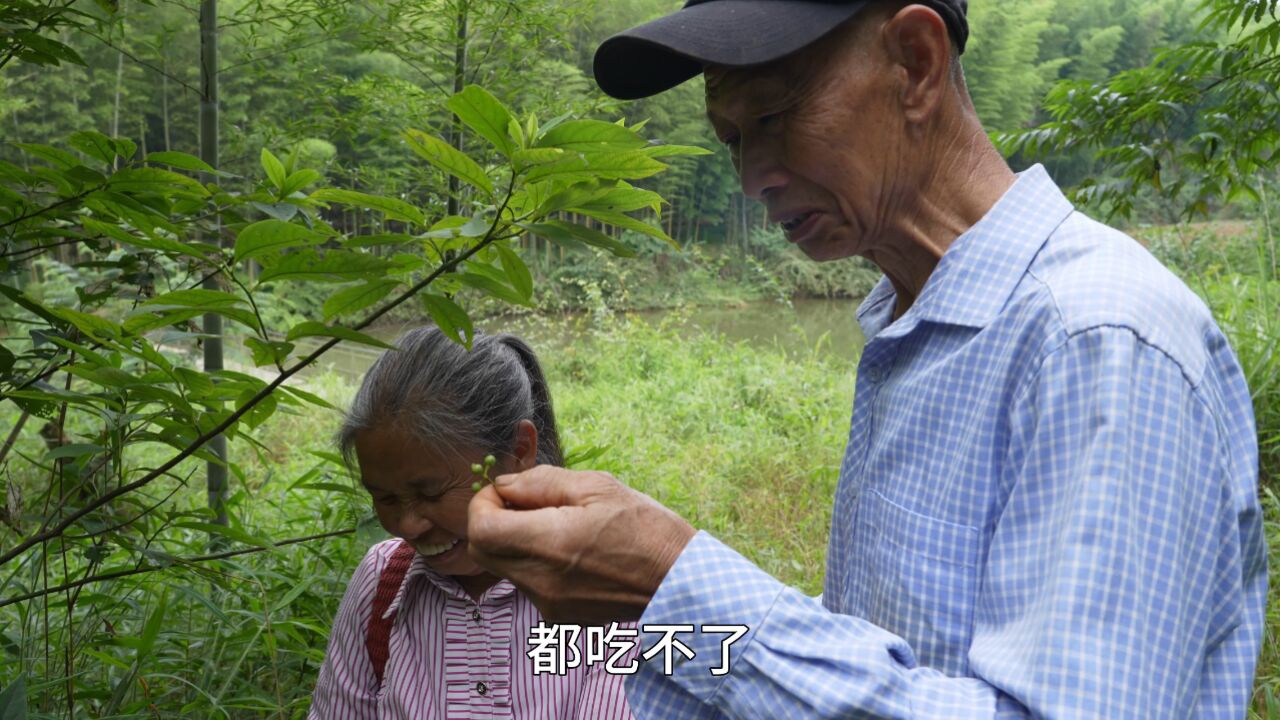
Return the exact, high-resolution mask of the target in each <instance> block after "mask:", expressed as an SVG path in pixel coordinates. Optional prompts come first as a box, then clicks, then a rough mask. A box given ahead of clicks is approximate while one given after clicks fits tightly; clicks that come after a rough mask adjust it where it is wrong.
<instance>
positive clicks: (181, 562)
mask: <svg viewBox="0 0 1280 720" xmlns="http://www.w3.org/2000/svg"><path fill="white" fill-rule="evenodd" d="M355 531H356V529H355V528H347V529H346V530H334V531H333V532H327V533H320V534H319V535H308V536H306V537H297V538H290V539H288V540H281V541H280V542H278V543H273V544H271V545H270V546H268V547H252V548H244V549H242V550H227V551H225V552H219V553H212V554H210V555H199V556H197V557H192V558H174V559H173V562H171V563H169V564H166V565H145V566H140V567H136V568H132V569H129V570H116V571H115V572H109V573H102V574H101V575H92V576H90V577H86V578H80V579H79V580H75V581H73V582H68V583H63V584H61V585H58V586H56V587H51V588H45V589H42V590H33V591H32V592H29V593H24V594H22V595H15V596H13V597H8V598H5V599H4V600H0V608H2V607H6V606H9V605H13V604H15V603H20V602H26V601H27V600H34V599H36V598H40V597H44V596H45V595H52V594H55V593H60V592H62V591H64V590H71V589H74V588H78V587H81V586H83V585H89V584H91V583H96V582H103V581H105V580H116V579H118V578H122V577H129V576H131V575H142V574H144V573H149V572H155V571H157V570H166V569H168V568H171V567H174V566H179V567H183V566H186V565H195V564H197V563H202V562H209V561H211V560H225V559H227V558H231V557H236V556H239V555H251V554H253V553H260V552H265V551H267V550H273V549H275V548H280V547H285V546H288V545H297V544H298V543H304V542H309V541H312V540H324V539H326V538H331V537H339V536H342V535H351V534H353V533H354V532H355Z"/></svg>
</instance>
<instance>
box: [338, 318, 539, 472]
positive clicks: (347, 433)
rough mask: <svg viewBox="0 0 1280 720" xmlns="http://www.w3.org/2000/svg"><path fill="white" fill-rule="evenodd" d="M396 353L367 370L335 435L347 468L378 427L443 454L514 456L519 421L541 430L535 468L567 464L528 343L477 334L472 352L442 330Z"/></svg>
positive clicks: (410, 340)
mask: <svg viewBox="0 0 1280 720" xmlns="http://www.w3.org/2000/svg"><path fill="white" fill-rule="evenodd" d="M395 345H396V348H397V349H395V350H388V351H386V352H384V353H383V354H382V355H381V356H380V357H379V358H378V359H377V360H376V361H375V362H374V363H373V366H372V367H370V368H369V372H367V373H366V374H365V376H364V381H363V382H361V383H360V390H359V391H357V392H356V396H355V399H354V400H352V402H351V409H350V410H349V411H348V412H347V414H346V416H345V417H344V418H343V422H342V427H341V429H339V430H338V437H337V440H338V447H339V448H340V449H341V451H342V456H343V458H345V459H346V461H347V464H348V465H349V466H351V467H355V463H354V462H353V460H354V459H355V458H354V454H355V439H356V435H357V434H359V433H361V432H364V431H366V430H372V429H373V428H375V427H382V426H391V427H395V428H397V429H399V430H403V431H406V432H408V433H410V434H411V435H413V436H414V437H416V438H418V439H420V440H422V441H423V442H428V443H431V444H432V445H434V446H436V447H439V448H440V449H441V450H442V451H444V452H452V453H459V454H460V453H461V452H462V450H463V449H464V448H473V449H478V450H481V451H483V452H486V453H490V454H493V455H495V456H498V455H500V454H506V453H510V452H512V451H514V449H515V432H516V424H517V423H519V422H520V421H521V420H529V421H531V422H532V423H533V425H534V427H535V428H537V430H538V453H537V461H538V463H539V464H547V465H563V464H564V456H563V454H562V452H561V450H560V438H559V435H558V434H557V432H556V418H555V413H554V412H553V411H552V409H551V393H550V391H549V390H548V388H547V381H546V378H545V377H543V374H542V368H541V367H540V366H539V365H538V359H537V357H536V356H534V354H533V350H531V349H530V348H529V346H528V345H526V344H525V342H524V341H523V340H521V339H520V338H518V337H516V336H514V335H506V334H503V335H484V334H482V333H479V332H477V333H476V334H475V337H474V338H473V339H472V343H471V350H470V352H468V351H467V349H466V348H464V347H462V346H460V345H458V344H457V343H455V342H453V341H452V340H450V339H449V338H448V337H447V336H446V335H445V334H444V333H443V332H441V331H440V329H439V328H437V327H422V328H417V329H415V330H410V331H409V332H407V333H405V334H404V335H402V336H401V337H400V339H398V340H397V341H396V343H395Z"/></svg>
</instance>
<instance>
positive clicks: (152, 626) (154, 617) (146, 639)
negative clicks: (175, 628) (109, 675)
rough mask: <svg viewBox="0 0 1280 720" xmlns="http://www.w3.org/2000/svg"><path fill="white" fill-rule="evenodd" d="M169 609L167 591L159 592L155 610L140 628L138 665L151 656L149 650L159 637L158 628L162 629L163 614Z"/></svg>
mask: <svg viewBox="0 0 1280 720" xmlns="http://www.w3.org/2000/svg"><path fill="white" fill-rule="evenodd" d="M168 607H169V590H168V589H167V588H166V589H163V590H161V591H160V602H158V603H157V604H156V609H155V610H153V611H152V612H151V616H150V617H148V618H147V624H146V625H144V626H143V627H142V637H141V638H140V640H141V642H140V643H139V644H138V663H139V664H140V663H141V662H142V659H143V658H144V657H146V656H148V655H150V654H151V649H152V648H153V647H155V644H156V638H158V637H160V628H162V627H164V614H165V611H166V610H167V609H168Z"/></svg>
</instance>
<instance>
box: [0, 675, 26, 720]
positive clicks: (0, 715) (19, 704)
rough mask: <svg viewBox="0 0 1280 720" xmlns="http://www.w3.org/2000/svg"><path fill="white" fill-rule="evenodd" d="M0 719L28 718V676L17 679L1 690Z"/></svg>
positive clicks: (19, 676) (19, 719)
mask: <svg viewBox="0 0 1280 720" xmlns="http://www.w3.org/2000/svg"><path fill="white" fill-rule="evenodd" d="M0 720H27V677H26V675H23V674H22V673H18V677H17V679H15V680H14V681H13V682H11V683H9V685H8V686H7V687H5V689H4V690H3V691H2V692H0Z"/></svg>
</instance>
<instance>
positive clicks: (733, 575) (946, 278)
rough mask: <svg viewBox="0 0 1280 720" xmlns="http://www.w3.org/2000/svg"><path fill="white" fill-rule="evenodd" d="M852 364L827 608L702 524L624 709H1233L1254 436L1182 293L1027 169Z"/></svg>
mask: <svg viewBox="0 0 1280 720" xmlns="http://www.w3.org/2000/svg"><path fill="white" fill-rule="evenodd" d="M894 300H895V298H894V293H893V289H892V286H890V285H889V284H888V282H887V281H884V280H882V281H881V283H880V284H879V285H878V286H877V287H876V289H875V290H874V291H873V292H872V293H871V295H870V296H869V297H868V298H867V299H866V301H865V302H864V303H863V304H862V306H861V308H859V310H858V321H859V323H860V324H861V325H862V327H863V329H864V332H865V334H866V337H868V338H870V340H869V341H868V343H867V345H866V347H865V349H864V350H863V354H862V358H861V361H860V362H859V366H858V377H857V388H856V399H855V401H854V407H853V421H852V427H851V429H850V431H849V445H848V449H847V451H846V453H845V457H844V462H843V464H842V466H841V470H840V482H839V485H838V487H837V489H836V496H835V509H834V513H833V518H832V525H831V542H830V547H829V550H828V561H827V574H826V583H825V587H824V592H823V595H822V597H821V600H820V601H819V600H817V599H813V598H809V597H806V596H804V595H802V594H801V593H799V592H797V591H795V590H793V589H790V588H787V587H785V586H784V585H782V584H781V583H779V582H778V581H777V580H776V579H774V578H773V577H771V576H769V575H768V574H766V573H764V572H763V571H761V570H760V569H759V568H757V567H756V566H754V565H753V564H751V563H750V562H749V561H747V560H746V559H744V558H743V557H742V556H741V555H739V554H738V553H736V552H734V551H733V550H731V549H729V548H728V547H726V546H724V545H722V544H721V543H720V542H718V541H717V540H716V539H715V538H713V537H711V536H710V535H708V534H706V533H699V534H698V535H697V536H696V537H695V538H694V539H693V541H692V542H691V543H690V544H689V546H688V547H687V548H686V549H685V551H684V553H683V554H682V555H681V556H680V558H679V560H678V561H677V562H676V564H675V566H674V567H673V568H672V569H671V572H670V573H669V574H668V575H667V577H666V579H665V580H664V581H663V583H662V585H661V587H660V588H659V589H658V592H657V594H656V595H655V596H654V598H653V601H652V602H651V603H650V605H649V607H648V609H647V611H646V612H645V614H644V616H643V617H642V618H641V621H640V622H641V624H642V625H649V624H659V623H661V624H691V625H694V626H695V627H697V626H701V625H707V624H735V623H740V624H745V625H747V626H748V627H749V628H750V631H749V633H748V634H747V635H745V636H744V637H743V638H742V639H740V640H739V641H737V642H736V643H734V644H733V645H731V646H730V649H729V653H730V655H729V662H730V672H729V673H728V674H726V675H721V676H716V675H713V674H712V673H711V672H710V669H711V668H712V667H714V666H717V665H719V664H720V662H721V659H720V651H721V647H720V641H721V639H722V638H723V637H724V635H723V634H713V633H692V634H686V635H683V636H681V637H682V638H683V639H684V640H685V641H686V642H687V644H688V645H689V646H690V648H691V649H693V650H694V652H695V656H694V658H693V659H691V660H689V659H686V658H685V657H684V656H683V655H680V654H676V655H675V667H674V671H673V674H672V675H670V676H666V675H664V674H663V673H662V664H661V663H660V662H655V661H650V662H648V663H645V664H644V665H643V666H642V668H641V670H640V672H639V673H638V674H636V675H634V676H633V677H632V678H631V679H630V680H629V681H628V687H627V691H628V697H629V699H630V702H631V704H632V709H633V710H634V712H635V714H636V715H637V717H639V718H642V719H643V718H662V719H666V718H677V719H680V720H683V719H685V718H718V717H732V718H762V719H768V720H789V719H791V718H935V717H936V718H988V717H1004V718H1023V717H1037V718H1086V717H1087V718H1107V719H1109V720H1111V719H1116V718H1136V717H1147V718H1174V717H1179V718H1182V717H1194V718H1242V717H1244V715H1245V712H1246V706H1247V703H1248V700H1249V697H1250V694H1251V689H1252V682H1253V673H1254V664H1255V662H1256V658H1257V655H1258V649H1259V642H1260V639H1261V635H1262V628H1263V606H1264V603H1265V600H1266V588H1267V582H1266V552H1265V547H1264V543H1263V536H1262V518H1261V510H1260V508H1259V505H1258V501H1257V495H1256V492H1257V488H1256V484H1257V468H1258V454H1257V435H1256V431H1255V428H1254V423H1253V414H1252V408H1251V405H1250V398H1249V391H1248V389H1247V388H1246V387H1245V383H1244V379H1243V376H1242V374H1241V370H1240V366H1239V364H1238V363H1237V362H1236V359H1235V356H1234V355H1233V353H1232V351H1231V349H1230V348H1229V347H1228V345H1227V341H1226V339H1225V338H1224V337H1223V335H1222V333H1221V331H1220V330H1219V329H1218V327H1217V326H1216V325H1215V323H1214V321H1213V319H1212V317H1211V316H1210V313H1209V311H1208V309H1207V308H1206V307H1205V306H1204V304H1203V303H1201V302H1200V300H1199V299H1198V298H1197V297H1196V296H1195V295H1194V294H1192V293H1191V291H1189V290H1188V289H1187V288H1186V286H1184V285H1183V284H1182V283H1181V282H1179V281H1178V280H1177V279H1176V278H1175V277H1174V276H1173V275H1172V274H1171V273H1169V272H1168V271H1167V270H1166V269H1165V268H1163V267H1162V266H1161V265H1160V264H1159V263H1158V262H1157V261H1156V260H1155V259H1154V258H1152V257H1151V255H1149V254H1148V253H1147V252H1146V251H1145V250H1144V249H1143V248H1142V247H1141V246H1140V245H1138V243H1136V242H1134V241H1133V240H1132V239H1130V238H1128V237H1126V236H1125V235H1123V234H1121V233H1119V232H1117V231H1115V230H1112V229H1109V228H1107V227H1105V226H1103V225H1100V224H1098V223H1096V222H1094V221H1092V220H1090V219H1089V218H1087V217H1085V216H1084V215H1081V214H1080V213H1078V212H1075V211H1074V210H1073V209H1072V207H1071V205H1070V204H1069V203H1068V201H1067V200H1066V198H1064V197H1063V196H1062V194H1061V193H1060V192H1059V191H1058V189H1057V187H1056V186H1055V185H1054V184H1053V182H1052V181H1051V180H1050V179H1049V177H1048V175H1047V174H1046V173H1045V171H1044V170H1043V169H1042V168H1040V167H1039V166H1036V167H1034V168H1032V169H1030V170H1028V171H1026V172H1024V173H1023V174H1022V175H1021V176H1020V177H1019V179H1018V180H1017V182H1016V183H1015V184H1014V186H1013V187H1012V188H1011V189H1010V190H1009V191H1008V192H1007V193H1006V194H1005V195H1004V197H1003V198H1001V200H1000V201H999V202H998V203H997V204H996V205H995V207H993V208H992V209H991V210H990V211H989V212H988V213H987V215H986V216H985V217H984V218H983V219H982V220H981V221H980V222H979V223H978V224H977V225H975V226H973V227H972V228H970V230H969V231H968V232H966V233H965V234H964V235H962V236H960V237H959V238H957V239H956V240H955V242H954V243H953V244H952V245H951V247H950V248H949V249H948V251H947V252H946V253H945V255H944V256H943V257H942V259H941V261H940V262H939V263H938V265H937V267H936V268H935V270H934V272H933V274H932V275H931V276H930V277H929V280H928V282H927V283H926V285H925V287H924V288H923V290H922V291H921V293H920V296H919V297H918V298H917V300H916V302H915V304H914V305H913V306H912V307H911V309H910V310H909V311H908V312H907V313H905V314H904V315H903V316H902V317H901V318H899V319H898V320H896V321H895V320H893V319H892V312H893V307H894Z"/></svg>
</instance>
